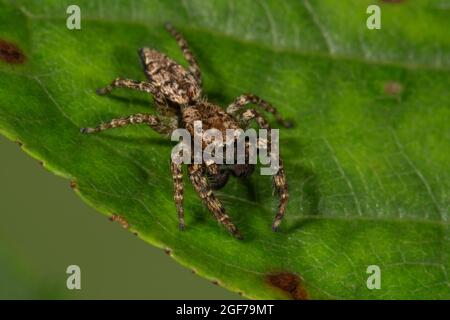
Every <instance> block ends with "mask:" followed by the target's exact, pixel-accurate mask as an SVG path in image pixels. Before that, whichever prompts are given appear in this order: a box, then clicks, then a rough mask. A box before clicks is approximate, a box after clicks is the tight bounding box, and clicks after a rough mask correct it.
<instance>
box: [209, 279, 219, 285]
mask: <svg viewBox="0 0 450 320" xmlns="http://www.w3.org/2000/svg"><path fill="white" fill-rule="evenodd" d="M211 283H212V284H214V285H216V286H218V285H219V281H217V280H213V281H211Z"/></svg>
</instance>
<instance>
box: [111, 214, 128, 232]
mask: <svg viewBox="0 0 450 320" xmlns="http://www.w3.org/2000/svg"><path fill="white" fill-rule="evenodd" d="M109 220H110V221H117V222H119V223H120V224H121V226H122V227H123V228H124V229H128V228H129V227H130V225H129V224H128V221H127V220H126V219H125V217H122V216H120V215H118V214H113V215H112V216H111V217H110V218H109Z"/></svg>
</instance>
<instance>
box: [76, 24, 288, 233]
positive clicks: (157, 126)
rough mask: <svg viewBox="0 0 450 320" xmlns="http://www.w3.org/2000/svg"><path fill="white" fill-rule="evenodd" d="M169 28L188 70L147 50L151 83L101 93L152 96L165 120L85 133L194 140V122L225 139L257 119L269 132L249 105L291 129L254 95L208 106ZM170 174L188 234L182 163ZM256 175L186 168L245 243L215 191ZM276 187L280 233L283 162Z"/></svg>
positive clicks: (234, 168)
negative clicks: (138, 132)
mask: <svg viewBox="0 0 450 320" xmlns="http://www.w3.org/2000/svg"><path fill="white" fill-rule="evenodd" d="M166 28H167V30H168V31H169V32H170V33H171V34H172V35H173V36H174V37H175V39H176V41H177V42H178V45H179V46H180V48H181V50H182V51H183V55H184V57H185V58H186V60H187V61H188V63H189V68H188V70H186V69H185V68H183V67H182V66H181V65H180V64H178V63H176V62H175V61H173V60H172V59H170V58H168V57H167V56H166V55H164V54H163V53H160V52H158V51H156V50H153V49H149V48H143V49H141V50H139V55H140V58H141V61H142V64H143V66H144V72H145V75H146V77H147V79H148V81H136V80H130V79H123V78H117V79H115V80H114V81H113V82H112V83H111V84H110V85H108V86H107V87H105V88H101V89H98V90H97V92H98V94H100V95H104V94H108V93H110V92H111V91H112V90H113V89H114V88H129V89H134V90H139V91H144V92H148V93H150V94H152V95H153V97H154V100H155V104H156V107H157V109H158V110H159V111H160V113H161V115H159V116H156V115H151V114H133V115H130V116H128V117H123V118H117V119H113V120H111V121H110V122H109V123H103V124H101V125H99V126H98V127H95V128H83V129H81V132H82V133H93V132H99V131H103V130H107V129H110V128H117V127H123V126H126V125H132V124H147V125H149V126H150V127H151V128H153V129H154V130H155V131H157V132H159V133H161V134H165V135H170V134H171V133H172V132H173V131H174V130H175V129H177V128H185V129H187V130H188V131H189V132H190V133H191V134H192V135H194V122H195V121H201V123H202V125H203V129H204V130H207V129H212V128H214V129H217V130H219V131H221V132H223V133H224V136H225V131H226V130H227V129H244V130H245V129H246V128H247V127H248V126H249V124H250V122H251V121H252V120H255V121H256V123H257V124H258V126H259V127H261V128H264V129H268V130H270V127H269V125H268V122H267V121H266V120H265V118H264V117H263V116H262V115H260V114H259V113H258V112H257V111H256V110H254V109H247V110H245V112H242V111H244V107H245V106H246V105H248V104H255V105H257V106H258V107H260V108H261V109H262V110H263V111H266V112H268V113H271V114H273V115H274V116H275V118H276V119H277V121H278V122H279V123H281V124H282V125H284V126H285V127H289V123H288V122H286V121H285V120H283V119H282V118H281V117H280V116H279V114H278V112H277V110H276V109H275V108H274V107H273V106H272V105H270V104H269V103H267V102H266V101H264V100H262V99H261V98H259V97H257V96H255V95H252V94H244V95H241V96H239V97H238V98H237V99H236V100H235V101H234V102H233V103H231V104H230V105H229V106H228V108H227V109H226V110H223V109H222V108H220V107H219V106H217V105H214V104H212V103H210V102H208V101H206V99H205V98H204V97H203V96H202V90H201V74H200V68H199V66H198V64H197V61H196V59H195V58H194V56H193V55H192V53H191V51H190V50H189V47H188V45H187V42H186V40H185V39H184V38H183V37H182V36H181V34H180V33H178V32H177V31H176V30H175V29H174V28H173V27H172V26H170V25H166ZM171 170H172V177H173V183H174V200H175V204H176V208H177V212H178V219H179V225H180V229H184V209H183V175H182V164H177V163H175V162H174V161H172V162H171ZM253 170H254V164H234V165H217V164H215V163H208V164H206V163H202V164H189V165H188V173H189V178H190V180H191V182H192V185H193V186H194V189H195V191H196V192H197V193H198V194H199V196H200V198H201V199H202V200H203V201H204V203H205V204H206V206H207V207H208V209H209V210H210V211H211V212H212V213H213V214H214V216H215V218H216V219H217V220H218V221H219V222H220V223H221V224H222V225H223V226H225V228H227V230H228V231H229V232H230V233H231V234H232V235H234V236H236V237H237V238H242V236H241V234H240V232H239V231H238V229H237V228H236V226H235V225H234V224H233V223H232V222H231V220H230V218H229V216H228V215H227V214H226V213H225V209H224V207H223V205H222V203H221V202H220V201H219V200H218V199H217V198H216V196H215V195H214V193H213V191H212V190H213V189H219V188H221V187H223V186H224V185H225V184H226V183H227V181H228V178H229V175H230V174H231V175H233V176H236V177H246V176H248V175H250V174H251V173H252V172H253ZM273 184H274V188H275V190H276V192H277V194H278V196H279V199H280V200H279V205H278V210H277V214H276V216H275V219H274V222H273V225H272V228H273V229H274V230H276V229H277V228H278V226H279V225H280V223H281V220H282V218H283V216H284V213H285V210H286V205H287V201H288V189H287V183H286V177H285V173H284V169H283V163H282V161H281V159H280V160H279V169H278V171H277V173H276V174H275V175H274V176H273Z"/></svg>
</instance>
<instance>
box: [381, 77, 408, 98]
mask: <svg viewBox="0 0 450 320" xmlns="http://www.w3.org/2000/svg"><path fill="white" fill-rule="evenodd" d="M403 89H404V88H403V85H402V84H401V83H400V82H397V81H388V82H386V83H385V84H384V88H383V90H384V93H385V94H387V95H389V96H392V97H398V96H400V95H401V94H402V92H403Z"/></svg>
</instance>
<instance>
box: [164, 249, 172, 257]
mask: <svg viewBox="0 0 450 320" xmlns="http://www.w3.org/2000/svg"><path fill="white" fill-rule="evenodd" d="M164 253H165V254H167V255H168V256H169V257H170V256H171V255H172V250H170V249H168V248H166V249H164Z"/></svg>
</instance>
